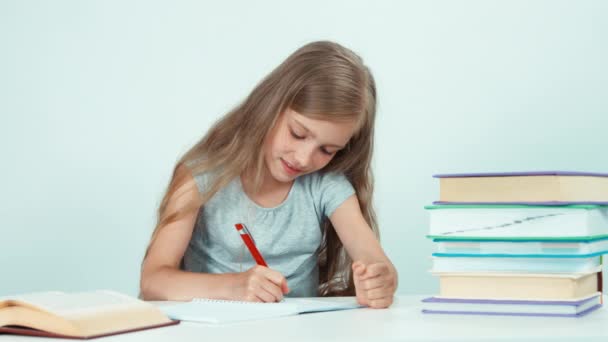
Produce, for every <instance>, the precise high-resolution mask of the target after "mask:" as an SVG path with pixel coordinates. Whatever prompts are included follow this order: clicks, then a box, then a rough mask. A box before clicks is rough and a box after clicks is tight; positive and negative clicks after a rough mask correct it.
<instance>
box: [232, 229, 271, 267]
mask: <svg viewBox="0 0 608 342" xmlns="http://www.w3.org/2000/svg"><path fill="white" fill-rule="evenodd" d="M234 226H235V227H236V230H237V231H238V232H239V235H241V239H243V242H244V243H245V246H247V249H249V253H251V256H253V259H254V260H255V262H256V264H258V265H260V266H266V267H268V265H267V264H266V261H264V258H263V257H262V254H260V251H258V248H257V247H256V246H255V243H254V242H253V238H252V237H251V234H250V233H249V230H247V227H245V225H244V224H242V223H237V224H235V225H234Z"/></svg>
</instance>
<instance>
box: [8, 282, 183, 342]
mask: <svg viewBox="0 0 608 342" xmlns="http://www.w3.org/2000/svg"><path fill="white" fill-rule="evenodd" d="M177 323H179V321H172V320H171V319H169V318H168V317H167V316H166V315H165V314H163V313H162V312H161V311H160V310H159V309H158V308H157V307H156V306H154V305H152V304H150V303H146V302H144V301H141V300H138V299H136V298H133V297H129V296H127V295H123V294H120V293H117V292H113V291H92V292H79V293H64V292H55V291H49V292H34V293H28V294H22V295H15V296H7V297H0V333H9V334H19V335H33V336H48V337H62V338H80V339H88V338H95V337H101V336H107V335H114V334H120V333H125V332H131V331H136V330H143V329H150V328H156V327H161V326H166V325H173V324H177Z"/></svg>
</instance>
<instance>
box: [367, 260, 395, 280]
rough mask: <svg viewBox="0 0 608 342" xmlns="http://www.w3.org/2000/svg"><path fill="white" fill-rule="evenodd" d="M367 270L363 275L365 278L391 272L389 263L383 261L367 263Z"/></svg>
mask: <svg viewBox="0 0 608 342" xmlns="http://www.w3.org/2000/svg"><path fill="white" fill-rule="evenodd" d="M366 270H367V272H365V275H364V276H363V278H366V279H367V278H373V277H377V276H379V275H381V274H386V273H388V272H389V268H388V265H387V264H385V263H383V262H378V263H373V264H369V265H367V267H366Z"/></svg>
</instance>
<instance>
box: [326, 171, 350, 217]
mask: <svg viewBox="0 0 608 342" xmlns="http://www.w3.org/2000/svg"><path fill="white" fill-rule="evenodd" d="M318 181H319V183H318V185H319V187H318V196H319V197H318V198H319V201H320V203H319V206H320V208H321V211H322V213H323V215H324V216H325V217H330V216H331V215H332V214H333V213H334V211H336V209H338V207H339V206H340V205H341V204H342V203H344V201H346V199H348V198H349V197H350V196H351V195H353V194H354V193H355V189H354V188H353V186H352V184H350V182H349V181H348V179H347V178H346V176H344V175H343V174H341V173H326V174H321V175H320V176H319V180H318Z"/></svg>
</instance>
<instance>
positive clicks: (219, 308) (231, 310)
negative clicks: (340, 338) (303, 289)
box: [161, 298, 360, 323]
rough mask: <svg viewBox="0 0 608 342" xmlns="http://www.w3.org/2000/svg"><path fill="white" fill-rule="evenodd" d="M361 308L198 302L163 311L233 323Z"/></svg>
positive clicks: (301, 301)
mask: <svg viewBox="0 0 608 342" xmlns="http://www.w3.org/2000/svg"><path fill="white" fill-rule="evenodd" d="M357 307H360V306H359V305H358V304H356V301H355V300H354V298H353V299H352V300H350V301H331V300H326V299H323V300H317V299H308V298H285V299H284V300H283V301H281V302H279V303H252V302H238V301H223V300H211V299H195V300H193V301H190V302H186V303H181V304H175V305H168V306H163V307H161V310H162V311H163V312H165V314H167V315H168V316H169V317H170V318H173V319H178V320H182V321H193V322H208V323H230V322H239V321H250V320H260V319H267V318H275V317H283V316H291V315H297V314H299V313H307V312H321V311H333V310H344V309H354V308H357Z"/></svg>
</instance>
